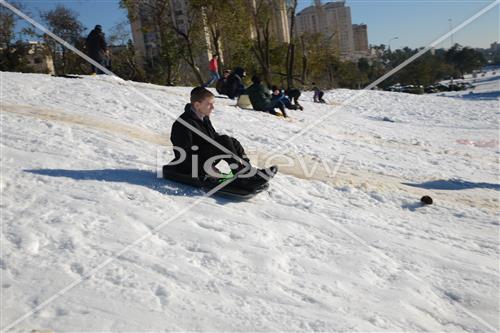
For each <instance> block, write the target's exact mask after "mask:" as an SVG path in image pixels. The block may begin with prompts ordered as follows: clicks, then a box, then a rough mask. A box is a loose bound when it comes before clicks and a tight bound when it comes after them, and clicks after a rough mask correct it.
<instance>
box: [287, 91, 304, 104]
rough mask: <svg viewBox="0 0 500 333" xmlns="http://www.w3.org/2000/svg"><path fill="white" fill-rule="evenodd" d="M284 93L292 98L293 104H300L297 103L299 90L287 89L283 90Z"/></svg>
mask: <svg viewBox="0 0 500 333" xmlns="http://www.w3.org/2000/svg"><path fill="white" fill-rule="evenodd" d="M285 95H287V96H288V97H290V99H291V100H293V104H295V105H300V104H299V97H300V90H299V89H288V90H287V91H286V92H285Z"/></svg>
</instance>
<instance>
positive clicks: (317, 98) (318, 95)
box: [313, 83, 326, 103]
mask: <svg viewBox="0 0 500 333" xmlns="http://www.w3.org/2000/svg"><path fill="white" fill-rule="evenodd" d="M313 85H314V87H313V91H314V96H313V101H314V103H326V102H325V100H324V99H323V95H324V94H325V93H324V92H322V91H321V90H320V89H319V88H318V87H317V86H315V84H314V83H313Z"/></svg>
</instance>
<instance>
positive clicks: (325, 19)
mask: <svg viewBox="0 0 500 333" xmlns="http://www.w3.org/2000/svg"><path fill="white" fill-rule="evenodd" d="M296 22H297V30H296V31H297V35H299V36H300V35H302V34H304V33H321V34H323V35H324V36H325V38H326V39H327V41H330V42H331V43H332V46H333V47H335V48H336V49H337V50H338V51H339V54H340V56H341V57H342V58H348V59H350V58H354V57H355V56H356V54H359V53H362V52H365V51H366V52H368V36H367V26H366V25H365V24H362V25H354V26H353V24H352V19H351V8H350V7H349V6H346V4H345V0H341V1H335V2H327V3H325V4H323V3H322V2H321V0H315V1H314V4H313V5H311V6H309V7H306V8H304V9H303V10H302V11H300V12H299V13H297V15H296ZM358 50H359V52H358Z"/></svg>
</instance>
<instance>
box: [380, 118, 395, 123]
mask: <svg viewBox="0 0 500 333" xmlns="http://www.w3.org/2000/svg"><path fill="white" fill-rule="evenodd" d="M382 121H388V122H390V123H393V122H394V120H392V119H391V118H388V117H384V118H382Z"/></svg>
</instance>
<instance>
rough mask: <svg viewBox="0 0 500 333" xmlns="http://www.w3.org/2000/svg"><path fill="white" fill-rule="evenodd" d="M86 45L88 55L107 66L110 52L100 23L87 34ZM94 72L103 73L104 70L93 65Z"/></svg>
mask: <svg viewBox="0 0 500 333" xmlns="http://www.w3.org/2000/svg"><path fill="white" fill-rule="evenodd" d="M86 46H87V54H88V56H89V57H91V58H92V59H94V60H95V61H96V62H98V63H99V64H101V65H103V66H105V65H106V58H107V57H108V56H109V53H108V48H107V45H106V38H105V37H104V32H102V27H101V26H100V25H99V24H98V25H96V26H95V28H94V29H93V30H92V31H91V32H90V33H89V35H88V36H87V40H86ZM105 67H106V66H105ZM92 74H103V72H102V71H101V70H100V69H99V68H96V67H95V66H94V65H92Z"/></svg>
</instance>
